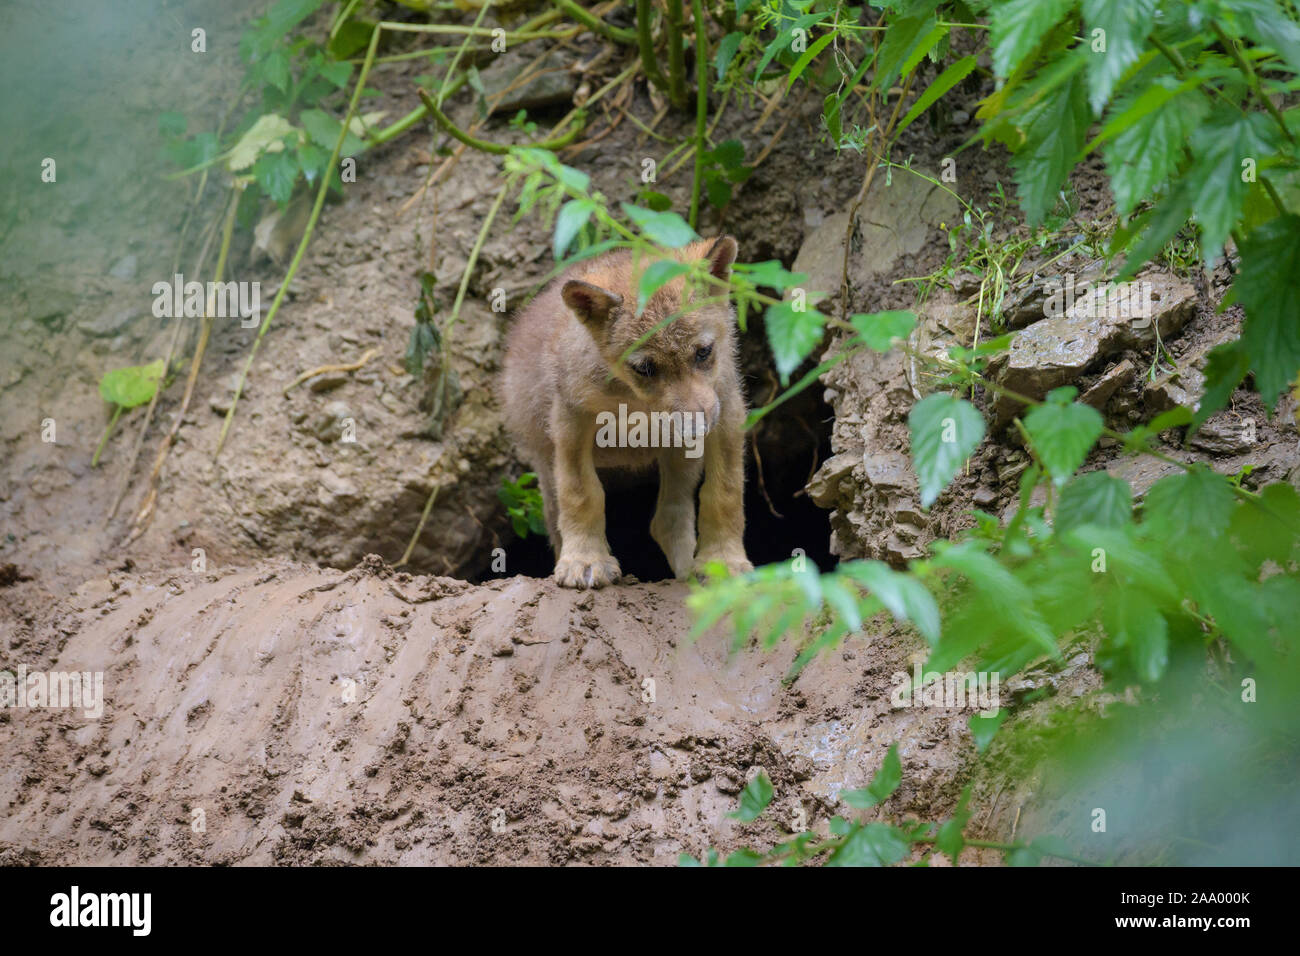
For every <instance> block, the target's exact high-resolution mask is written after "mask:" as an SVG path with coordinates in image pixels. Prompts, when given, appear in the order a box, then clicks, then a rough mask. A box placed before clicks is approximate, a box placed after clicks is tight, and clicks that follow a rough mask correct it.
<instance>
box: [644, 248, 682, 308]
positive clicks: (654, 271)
mask: <svg viewBox="0 0 1300 956" xmlns="http://www.w3.org/2000/svg"><path fill="white" fill-rule="evenodd" d="M690 271H691V267H690V266H689V265H687V264H686V263H684V262H677V261H676V260H674V259H660V260H659V261H658V262H654V263H651V265H650V268H648V269H646V270H645V272H642V273H641V281H640V282H638V283H637V294H636V314H637V315H640V314H641V313H642V312H643V311H644V310H645V304H646V303H647V302H649V301H650V297H651V296H652V295H654V294H655V293H656V292H657V291H659V289H661V288H662V287H663V286H665V285H666V284H668V283H669V282H671V281H672V280H673V279H676V278H677V277H678V276H679V275H684V274H685V273H687V272H690Z"/></svg>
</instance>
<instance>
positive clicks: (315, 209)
mask: <svg viewBox="0 0 1300 956" xmlns="http://www.w3.org/2000/svg"><path fill="white" fill-rule="evenodd" d="M382 30H383V26H382V25H381V24H376V25H375V28H374V30H373V31H372V32H371V34H370V46H369V48H368V49H367V51H366V62H365V64H364V65H363V66H362V67H361V75H360V76H358V77H357V85H356V88H355V89H353V91H352V100H351V101H350V102H349V103H348V112H347V115H346V116H344V117H343V123H342V124H341V125H340V126H339V136H338V139H337V140H336V141H335V143H334V152H333V153H331V154H330V161H329V165H328V166H326V172H325V175H323V176H322V177H321V181H320V188H319V189H317V190H316V202H315V203H314V204H313V205H312V208H311V216H310V218H308V220H307V230H306V231H305V232H304V233H303V235H302V239H301V240H300V241H299V242H298V249H297V251H296V252H295V253H294V255H293V260H292V261H291V262H290V263H289V269H288V271H287V272H286V273H285V276H284V281H282V282H281V283H280V288H279V289H278V290H277V291H276V293H275V299H274V300H272V302H271V307H270V308H269V309H268V310H267V312H266V318H265V319H263V320H262V325H261V327H260V328H259V329H258V330H257V338H255V339H254V340H253V347H252V348H251V349H250V350H249V352H248V360H247V361H246V362H245V363H244V369H243V371H242V372H241V373H240V375H239V383H238V384H237V385H236V386H235V395H234V397H233V398H232V399H231V400H230V409H229V410H228V411H227V412H226V420H225V421H224V422H222V423H221V434H220V435H219V436H218V437H217V450H216V451H215V452H214V453H213V457H214V458H215V457H216V456H217V455H220V454H221V449H222V446H223V445H225V443H226V435H227V434H228V433H229V431H230V423H231V422H232V421H234V418H235V408H236V407H237V406H238V405H239V396H240V395H241V394H243V391H244V383H245V382H246V381H247V380H248V372H249V370H250V369H251V368H252V367H253V359H254V358H256V356H257V350H258V348H259V347H260V346H261V344H262V339H263V338H265V336H266V330H267V329H269V328H270V327H271V320H272V319H274V318H275V314H276V312H278V311H279V310H280V303H281V302H283V301H284V296H285V293H286V292H287V291H288V289H289V282H290V281H291V280H292V279H293V277H294V276H295V275H297V273H298V267H299V266H300V265H302V260H303V256H304V255H306V253H307V246H308V245H309V244H310V243H311V237H312V233H313V232H314V231H315V229H316V221H317V220H318V219H320V212H321V209H322V208H323V207H324V205H325V196H326V194H327V193H328V192H329V185H330V177H331V176H333V175H334V173H335V170H336V168H337V166H338V161H339V153H341V152H342V151H343V140H344V139H345V138H346V136H347V134H348V131H349V127H350V126H351V125H352V117H353V115H354V114H355V113H356V110H357V103H358V102H359V101H360V99H361V91H362V90H364V89H365V87H366V78H367V77H368V76H369V75H370V66H371V64H372V63H373V61H374V59H375V50H376V49H378V47H379V34H380V32H381V31H382Z"/></svg>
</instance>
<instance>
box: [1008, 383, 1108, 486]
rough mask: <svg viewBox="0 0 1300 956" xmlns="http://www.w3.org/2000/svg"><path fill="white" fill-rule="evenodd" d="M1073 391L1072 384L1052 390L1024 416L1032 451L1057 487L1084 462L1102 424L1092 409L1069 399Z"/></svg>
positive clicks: (1097, 413)
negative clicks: (1036, 454) (1035, 453)
mask: <svg viewBox="0 0 1300 956" xmlns="http://www.w3.org/2000/svg"><path fill="white" fill-rule="evenodd" d="M1075 391H1076V390H1075V389H1074V388H1073V387H1066V388H1058V389H1055V390H1053V391H1052V392H1051V394H1049V395H1048V396H1047V401H1046V402H1045V403H1044V404H1042V405H1039V406H1037V407H1035V408H1033V409H1032V410H1030V412H1029V414H1027V415H1026V416H1025V419H1024V421H1025V431H1027V432H1029V437H1030V439H1031V440H1032V441H1033V443H1034V450H1035V451H1036V452H1038V457H1039V458H1040V459H1041V460H1042V462H1043V466H1044V467H1045V468H1046V469H1047V471H1048V473H1049V474H1050V475H1051V476H1052V480H1053V481H1055V482H1056V485H1057V487H1060V486H1061V485H1063V484H1065V482H1066V481H1067V480H1069V478H1070V476H1071V475H1073V474H1074V473H1075V471H1077V470H1078V468H1079V466H1080V465H1082V464H1083V460H1084V459H1085V458H1087V457H1088V451H1089V449H1091V448H1092V446H1093V443H1094V442H1095V441H1096V440H1097V439H1098V437H1100V435H1101V430H1102V428H1104V427H1105V422H1104V421H1103V419H1102V417H1101V413H1100V412H1098V411H1097V410H1096V409H1095V408H1092V407H1090V406H1088V405H1082V404H1080V403H1078V402H1071V401H1070V399H1071V398H1073V397H1074V395H1075Z"/></svg>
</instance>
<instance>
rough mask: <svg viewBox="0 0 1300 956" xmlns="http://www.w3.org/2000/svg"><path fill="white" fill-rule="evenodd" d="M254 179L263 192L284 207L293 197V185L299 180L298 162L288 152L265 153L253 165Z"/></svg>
mask: <svg viewBox="0 0 1300 956" xmlns="http://www.w3.org/2000/svg"><path fill="white" fill-rule="evenodd" d="M253 178H254V179H256V180H257V184H258V185H259V186H261V187H262V192H264V193H266V194H267V196H269V197H270V198H271V199H273V200H275V202H277V203H278V204H279V205H280V206H282V207H283V206H284V204H285V203H287V202H288V201H289V197H290V196H292V195H293V184H294V183H295V182H297V180H298V160H297V158H296V157H295V156H294V155H293V154H291V153H289V152H288V151H287V150H281V151H280V152H278V153H263V154H262V155H261V156H259V157H258V159H257V162H255V163H254V164H253Z"/></svg>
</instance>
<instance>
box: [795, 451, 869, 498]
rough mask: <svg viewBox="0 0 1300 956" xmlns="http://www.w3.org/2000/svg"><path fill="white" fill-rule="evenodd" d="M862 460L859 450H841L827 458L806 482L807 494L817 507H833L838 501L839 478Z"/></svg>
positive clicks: (844, 475)
mask: <svg viewBox="0 0 1300 956" xmlns="http://www.w3.org/2000/svg"><path fill="white" fill-rule="evenodd" d="M861 460H862V453H861V452H841V453H840V454H838V455H832V456H831V457H830V458H827V459H826V460H825V461H824V462H822V465H821V467H820V468H818V469H817V473H816V474H815V475H813V476H812V479H811V480H810V481H809V482H808V496H809V497H810V498H812V500H813V503H814V504H816V505H817V507H819V508H834V507H835V505H836V503H837V502H838V501H839V493H840V492H839V485H840V480H841V479H842V478H844V477H846V476H848V475H849V474H850V473H851V472H852V471H853V468H854V466H855V465H857V463H858V462H860V461H861Z"/></svg>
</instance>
